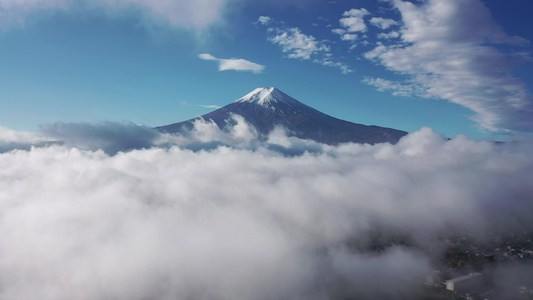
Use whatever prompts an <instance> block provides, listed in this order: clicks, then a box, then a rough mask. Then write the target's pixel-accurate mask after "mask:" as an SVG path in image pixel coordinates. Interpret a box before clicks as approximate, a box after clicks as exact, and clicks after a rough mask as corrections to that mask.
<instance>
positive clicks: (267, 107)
mask: <svg viewBox="0 0 533 300" xmlns="http://www.w3.org/2000/svg"><path fill="white" fill-rule="evenodd" d="M231 114H238V115H241V116H242V117H244V119H245V120H246V121H247V122H249V123H250V124H251V125H253V126H255V128H256V129H257V131H258V132H259V133H260V134H262V135H263V136H267V135H268V133H269V132H270V131H272V129H274V127H275V126H283V127H285V128H286V129H288V132H289V135H292V136H296V137H298V138H301V139H312V140H315V141H317V142H320V143H325V144H330V145H335V144H339V143H346V142H354V143H368V144H376V143H384V142H389V143H396V142H398V140H399V139H400V138H401V137H403V136H404V135H406V134H407V132H405V131H401V130H396V129H391V128H384V127H379V126H367V125H362V124H356V123H352V122H348V121H344V120H340V119H337V118H334V117H332V116H329V115H326V114H324V113H322V112H320V111H318V110H316V109H314V108H312V107H309V106H307V105H305V104H303V103H301V102H300V101H298V100H296V99H294V98H292V97H290V96H289V95H287V94H285V93H283V92H282V91H280V90H278V89H276V88H273V87H270V88H257V89H255V90H253V91H252V92H251V93H249V94H247V95H246V96H244V97H242V98H240V99H238V100H236V101H235V102H233V103H230V104H228V105H226V106H224V107H222V108H220V109H217V110H215V111H213V112H210V113H208V114H205V115H203V116H201V118H203V119H204V120H213V121H214V122H215V123H216V124H217V125H218V127H220V128H224V127H225V126H228V122H227V120H228V119H230V118H231V117H230V116H231ZM196 119H197V118H196ZM196 119H191V120H188V121H184V122H179V123H174V124H170V125H166V126H161V127H157V129H158V130H159V131H161V132H167V133H177V132H181V131H183V130H188V129H191V128H192V127H193V124H192V122H193V121H194V120H196Z"/></svg>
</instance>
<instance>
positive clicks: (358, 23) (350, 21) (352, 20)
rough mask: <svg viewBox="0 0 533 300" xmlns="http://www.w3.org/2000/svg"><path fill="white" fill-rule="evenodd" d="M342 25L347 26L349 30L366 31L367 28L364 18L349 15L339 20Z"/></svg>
mask: <svg viewBox="0 0 533 300" xmlns="http://www.w3.org/2000/svg"><path fill="white" fill-rule="evenodd" d="M339 23H340V24H341V26H343V27H345V28H346V30H347V31H348V32H365V31H366V30H367V28H366V24H365V21H364V20H363V19H362V18H357V17H349V18H342V19H340V20H339Z"/></svg>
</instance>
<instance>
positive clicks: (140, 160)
mask: <svg viewBox="0 0 533 300" xmlns="http://www.w3.org/2000/svg"><path fill="white" fill-rule="evenodd" d="M235 121H236V125H235V126H234V128H232V129H229V130H228V131H221V130H219V129H218V130H217V129H216V128H215V127H213V124H212V122H208V121H201V120H200V121H198V122H197V123H196V124H195V128H194V129H193V130H191V132H189V133H184V134H183V135H178V136H168V135H161V136H156V137H155V139H154V134H153V132H152V133H147V131H148V129H146V128H134V125H131V124H122V125H120V126H119V125H117V124H110V123H107V124H106V123H104V124H97V125H93V127H95V128H90V126H89V125H80V124H77V125H76V124H74V125H73V124H59V125H58V124H56V125H53V126H50V127H46V128H47V129H46V130H45V132H46V133H48V134H52V135H56V136H58V135H61V136H62V137H64V139H65V145H63V146H61V145H52V146H46V147H34V148H32V149H30V150H12V151H9V152H5V153H2V154H0V191H1V192H0V205H1V207H2V222H0V234H1V236H2V243H0V254H1V255H0V266H1V267H0V282H2V287H1V288H0V298H2V299H36V298H39V299H54V300H57V299H102V298H113V299H176V298H178V299H273V298H274V299H339V298H357V299H398V298H404V299H412V298H414V297H416V296H417V294H418V292H419V286H420V282H422V281H423V279H424V277H425V275H426V274H427V273H428V272H429V271H430V268H431V265H430V263H429V261H430V260H431V255H430V254H429V253H430V252H428V251H427V247H429V246H431V247H438V245H439V242H438V240H437V237H438V236H439V234H442V233H450V232H454V230H458V231H460V232H472V233H476V234H478V235H480V236H483V235H485V234H486V235H491V234H492V233H493V229H494V228H500V229H504V230H509V231H511V230H514V229H519V230H526V229H529V230H531V229H533V222H532V221H531V215H532V213H533V201H532V200H533V199H532V198H531V197H532V196H531V195H533V186H532V185H531V182H533V159H532V158H531V155H530V153H531V151H532V150H533V144H532V143H530V142H521V143H513V144H505V145H495V144H492V143H489V142H479V141H472V140H469V139H467V138H466V137H464V136H459V137H456V138H455V139H452V140H449V141H446V140H444V139H443V138H442V137H441V136H440V135H438V134H436V133H434V132H433V131H432V130H431V129H429V128H423V129H421V130H420V131H417V132H414V133H411V134H409V135H408V136H406V137H404V138H403V139H402V140H401V141H400V142H399V143H398V144H396V145H390V144H378V145H374V146H370V145H359V144H344V145H339V146H337V147H331V146H326V145H322V146H321V147H320V148H315V149H316V151H314V152H301V153H300V154H299V155H283V154H281V153H280V152H279V151H276V149H275V148H273V147H269V144H270V145H278V146H279V147H285V148H291V147H298V146H299V145H300V146H301V145H302V144H304V145H307V147H311V146H312V144H309V143H311V142H309V141H296V140H295V139H294V138H292V139H291V138H288V137H287V136H286V135H284V133H283V130H282V129H279V128H278V129H277V130H276V132H274V133H273V134H271V136H270V138H269V141H268V142H267V143H266V144H257V143H256V137H255V136H254V132H255V131H254V129H253V128H251V127H249V125H247V124H246V123H245V122H244V123H243V122H242V120H240V119H238V117H237V118H236V119H235ZM215 126H216V125H215ZM68 127H71V128H68ZM105 127H109V128H107V129H106V128H105ZM118 127H122V129H119V128H118ZM217 128H218V127H217ZM128 130H129V131H130V133H128V132H125V131H128ZM117 135H125V136H127V137H126V138H124V139H123V141H119V142H117V143H116V144H117V145H118V144H124V145H125V146H127V145H131V143H130V140H132V139H133V140H134V141H137V142H136V143H135V145H137V146H141V147H143V145H144V144H145V143H146V144H150V143H151V144H156V143H161V144H165V145H167V146H166V147H163V148H161V147H151V148H149V149H139V150H130V151H126V152H117V153H116V154H114V155H109V154H106V153H105V152H103V151H100V150H96V149H95V150H94V151H93V150H81V149H80V147H77V146H76V145H75V144H76V143H78V144H80V145H85V146H86V148H91V147H94V146H95V145H97V143H88V141H89V140H95V141H99V140H105V139H115V138H116V137H117ZM4 136H5V135H2V136H0V140H2V141H4V140H5V139H6V138H5V137H4ZM133 136H138V138H134V137H133ZM165 138H166V139H167V140H166V141H163V140H162V139H165ZM171 139H174V140H171ZM139 140H146V141H145V142H144V143H143V142H139ZM124 141H125V142H124ZM210 141H219V142H220V141H222V142H224V143H228V144H229V143H232V144H235V146H232V147H228V146H225V145H221V144H220V143H218V145H215V146H214V147H212V148H207V147H204V148H203V150H202V149H197V150H195V151H192V150H188V149H187V148H186V147H183V146H181V147H180V146H175V145H178V144H179V143H182V144H183V145H192V144H194V143H197V144H202V143H203V145H206V144H207V143H209V142H210ZM297 143H300V144H297ZM306 143H307V144H306ZM101 144H102V145H104V146H106V144H104V143H101ZM172 144H173V145H174V146H172ZM314 146H315V147H317V146H320V145H316V144H315V145H314ZM107 147H109V144H108V145H107ZM117 147H119V146H115V147H114V148H113V147H112V148H111V149H115V150H116V149H117ZM95 148H96V147H95ZM376 233H380V234H381V235H382V236H383V237H385V238H386V236H387V235H391V236H393V235H396V234H401V235H403V236H406V237H408V239H409V240H410V241H411V242H410V244H411V246H408V245H407V246H406V245H401V244H391V245H389V246H387V247H385V249H384V250H383V251H380V252H370V251H368V250H365V249H368V247H369V246H370V243H371V239H370V237H371V236H372V235H373V234H376ZM502 272H504V273H505V270H502Z"/></svg>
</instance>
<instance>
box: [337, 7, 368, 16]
mask: <svg viewBox="0 0 533 300" xmlns="http://www.w3.org/2000/svg"><path fill="white" fill-rule="evenodd" d="M369 14H370V12H368V10H366V9H364V8H361V9H356V8H352V9H350V10H348V11H345V12H344V13H343V14H342V15H343V16H345V17H357V18H363V17H364V16H367V15H369Z"/></svg>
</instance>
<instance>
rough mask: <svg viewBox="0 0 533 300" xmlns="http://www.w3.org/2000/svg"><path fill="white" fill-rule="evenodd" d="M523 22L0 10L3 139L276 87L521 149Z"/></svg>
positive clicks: (489, 14)
mask: <svg viewBox="0 0 533 300" xmlns="http://www.w3.org/2000/svg"><path fill="white" fill-rule="evenodd" d="M265 2H266V3H265ZM531 12H533V3H532V2H531V1H530V0H512V1H505V2H503V1H500V0H483V1H482V0H428V1H413V2H409V1H400V0H391V1H374V0H372V1H368V0H361V1H355V0H351V1H345V0H337V1H325V0H322V1H320V0H305V1H304V0H283V1H281V0H279V1H278V0H272V1H259V0H175V1H172V0H157V1H156V0H154V1H142V0H94V1H83V0H79V1H75V0H17V1H14V0H0V103H1V109H0V126H3V127H7V128H11V129H14V130H28V131H37V130H38V128H39V125H40V124H49V123H54V122H58V121H62V122H100V121H131V122H134V123H137V124H144V125H147V126H159V125H166V124H169V123H174V122H178V121H183V120H186V119H190V118H193V117H195V116H197V115H201V114H205V113H207V112H209V111H211V110H213V107H215V106H223V105H225V104H228V103H229V102H232V101H234V100H236V99H238V98H240V97H241V96H244V95H245V94H247V93H248V92H250V91H251V90H253V89H254V88H256V87H261V86H275V87H277V88H279V89H281V90H282V91H284V92H285V93H287V94H289V95H291V96H293V97H294V98H296V99H298V100H300V101H302V102H304V103H306V104H308V105H310V106H312V107H315V108H317V109H319V110H321V111H323V112H325V113H327V114H330V115H332V116H335V117H338V118H341V119H346V120H349V121H352V122H356V123H362V124H369V125H370V124H375V125H380V126H386V127H393V128H397V129H402V130H406V131H415V130H418V129H420V128H421V127H423V126H429V127H432V128H433V129H434V130H435V131H437V132H440V133H442V134H444V135H446V136H448V137H454V136H456V135H457V134H466V135H468V136H469V137H471V138H488V139H506V137H507V136H509V135H511V136H513V137H514V136H516V135H521V134H524V133H525V134H530V133H531V132H532V131H533V100H532V99H533V98H532V96H531V90H532V89H533V72H532V71H531V67H532V63H531V61H532V59H531V53H532V45H531V41H533V32H532V31H531V28H533V21H531V20H530V19H531V18H530V14H531ZM206 106H207V107H206Z"/></svg>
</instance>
